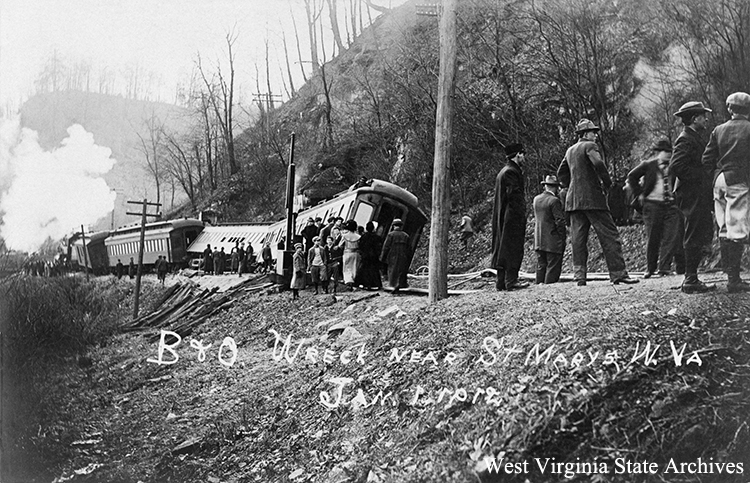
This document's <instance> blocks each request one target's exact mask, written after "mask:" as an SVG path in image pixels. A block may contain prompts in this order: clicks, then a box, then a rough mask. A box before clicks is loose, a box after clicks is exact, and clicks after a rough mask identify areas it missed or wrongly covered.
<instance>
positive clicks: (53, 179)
mask: <svg viewBox="0 0 750 483" xmlns="http://www.w3.org/2000/svg"><path fill="white" fill-rule="evenodd" d="M111 154H112V151H111V150H110V149H109V148H106V147H101V146H97V145H96V144H94V136H93V135H92V134H91V133H88V132H86V130H85V129H84V128H83V127H82V126H80V125H78V124H75V125H73V126H71V127H69V128H68V137H66V138H65V139H63V141H62V142H61V145H60V147H58V148H56V149H54V150H52V151H49V152H47V151H44V150H43V149H42V148H41V147H40V146H39V143H38V137H37V133H36V132H35V131H32V130H30V129H25V128H24V129H20V127H19V122H18V120H5V119H3V120H0V217H1V218H0V236H2V237H3V238H4V239H5V243H6V245H7V246H8V248H12V249H15V250H22V251H27V252H32V251H35V250H37V249H38V248H39V247H40V246H41V245H42V243H44V241H45V240H47V238H49V237H51V238H52V239H53V240H59V239H61V238H62V237H64V236H65V235H67V234H69V233H70V232H71V231H73V230H75V229H76V227H80V226H81V224H83V225H89V224H93V223H95V222H96V221H97V220H98V219H100V218H102V217H104V216H107V215H108V214H109V212H111V211H112V208H113V207H114V202H115V197H116V196H117V193H116V192H114V191H111V190H110V189H109V187H108V186H107V183H106V182H105V181H104V179H103V178H102V176H103V175H104V174H105V173H107V172H108V171H109V170H110V169H112V166H113V165H114V163H115V160H114V159H112V158H111V157H110V155H111ZM79 229H80V228H79Z"/></svg>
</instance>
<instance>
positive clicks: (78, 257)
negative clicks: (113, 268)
mask: <svg viewBox="0 0 750 483" xmlns="http://www.w3.org/2000/svg"><path fill="white" fill-rule="evenodd" d="M109 234H110V232H108V231H99V232H96V233H86V234H85V236H83V237H81V236H78V237H77V238H76V239H75V241H73V243H72V250H71V255H72V263H73V264H77V266H78V268H79V269H81V270H86V271H89V272H91V273H93V274H96V275H104V274H105V273H107V271H108V268H109V259H108V257H107V247H106V246H105V245H104V243H105V241H106V239H107V237H108V236H109ZM84 238H85V242H86V247H85V249H84ZM115 263H116V262H115Z"/></svg>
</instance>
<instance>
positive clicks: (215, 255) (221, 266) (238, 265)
mask: <svg viewBox="0 0 750 483" xmlns="http://www.w3.org/2000/svg"><path fill="white" fill-rule="evenodd" d="M254 264H255V254H254V251H253V246H252V245H251V244H250V243H248V244H247V247H246V246H245V243H244V242H242V243H241V242H239V241H238V242H235V244H234V247H233V248H232V251H231V253H229V254H228V255H227V253H226V252H225V251H224V247H221V248H220V249H219V248H218V247H214V249H213V250H211V245H210V244H208V245H206V249H205V250H203V258H202V260H201V265H200V266H201V268H202V269H203V272H204V273H212V274H214V275H224V272H230V273H236V274H238V275H239V276H240V277H241V276H242V275H243V274H244V273H248V272H250V271H251V270H253V269H254Z"/></svg>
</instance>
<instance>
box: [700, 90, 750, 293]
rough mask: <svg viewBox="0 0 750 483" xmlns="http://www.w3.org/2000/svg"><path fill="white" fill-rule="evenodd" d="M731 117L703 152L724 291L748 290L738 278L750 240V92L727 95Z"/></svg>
mask: <svg viewBox="0 0 750 483" xmlns="http://www.w3.org/2000/svg"><path fill="white" fill-rule="evenodd" d="M727 110H728V111H729V113H730V114H731V115H732V118H731V119H730V120H729V121H727V122H725V123H724V124H721V125H719V126H717V127H716V129H714V130H713V132H712V133H711V137H710V138H709V140H708V145H707V146H706V150H705V151H704V152H703V159H702V162H703V166H705V167H706V169H708V170H710V171H711V172H712V174H713V195H714V214H715V215H716V224H717V225H718V226H719V241H720V242H721V262H722V265H723V267H724V272H726V274H727V277H728V279H729V280H728V282H727V291H728V292H730V293H736V292H748V291H750V284H748V283H746V282H743V281H742V279H741V278H740V263H741V261H742V252H743V250H744V248H745V246H744V244H745V243H748V241H750V220H749V219H748V216H750V121H749V120H748V115H750V94H747V93H745V92H735V93H734V94H731V95H730V96H729V97H727Z"/></svg>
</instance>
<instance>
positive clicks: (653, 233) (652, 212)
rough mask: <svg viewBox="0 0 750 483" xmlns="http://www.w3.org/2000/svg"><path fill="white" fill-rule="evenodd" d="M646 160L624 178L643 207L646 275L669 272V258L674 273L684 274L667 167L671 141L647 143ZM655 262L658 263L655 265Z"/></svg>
mask: <svg viewBox="0 0 750 483" xmlns="http://www.w3.org/2000/svg"><path fill="white" fill-rule="evenodd" d="M651 153H652V156H650V157H649V158H648V159H647V160H645V161H642V162H641V163H640V164H638V166H636V167H635V168H633V169H632V170H631V171H630V172H629V173H628V177H627V183H628V186H629V187H630V190H631V191H632V193H633V196H635V197H636V198H637V199H638V200H639V201H640V203H641V206H642V207H643V224H644V225H645V227H646V237H647V238H648V242H647V244H646V274H645V275H644V276H643V278H649V277H651V276H653V275H654V274H655V273H657V272H656V271H657V268H658V270H659V272H658V273H659V275H662V276H663V275H669V274H670V273H671V267H672V259H673V258H674V259H675V262H676V264H677V272H678V273H685V255H684V252H683V251H682V236H683V231H684V227H683V222H682V213H681V212H680V210H679V208H677V205H676V204H675V202H674V195H673V194H672V186H671V182H670V181H669V175H668V170H667V168H668V166H669V160H670V159H671V157H672V143H670V142H669V140H667V139H660V140H658V141H657V142H655V143H654V144H653V145H652V146H651ZM657 264H658V266H657Z"/></svg>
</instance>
